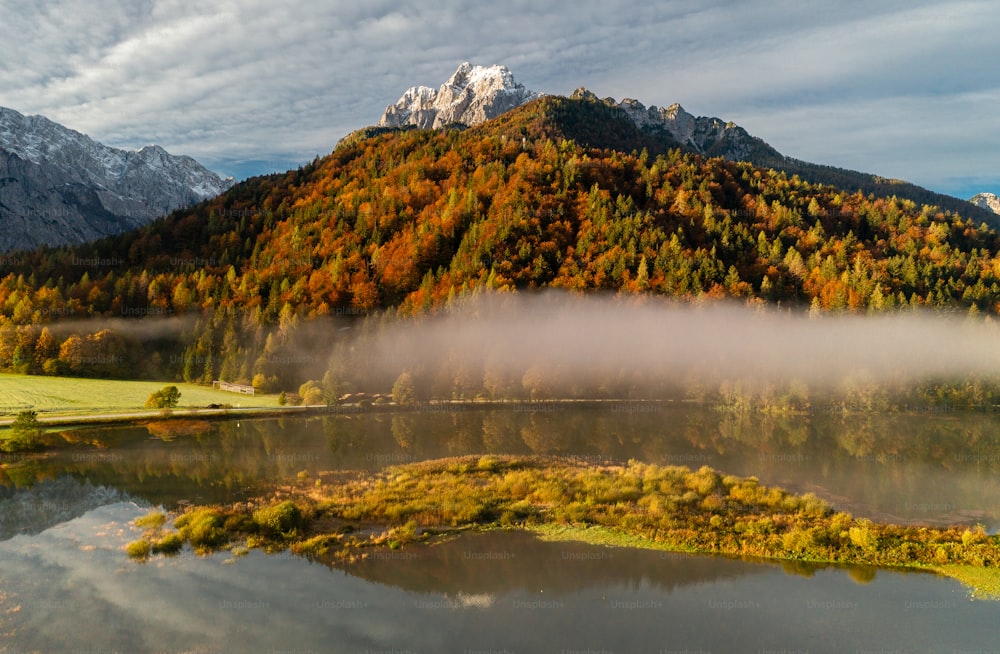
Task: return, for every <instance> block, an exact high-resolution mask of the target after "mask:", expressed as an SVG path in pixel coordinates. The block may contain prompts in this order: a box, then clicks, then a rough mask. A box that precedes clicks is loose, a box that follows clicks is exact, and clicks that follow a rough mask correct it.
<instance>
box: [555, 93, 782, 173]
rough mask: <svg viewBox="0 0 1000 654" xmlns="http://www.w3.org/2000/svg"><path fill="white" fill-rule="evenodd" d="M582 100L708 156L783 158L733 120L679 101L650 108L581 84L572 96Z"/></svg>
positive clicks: (741, 159)
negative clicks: (616, 111) (697, 112)
mask: <svg viewBox="0 0 1000 654" xmlns="http://www.w3.org/2000/svg"><path fill="white" fill-rule="evenodd" d="M570 97H572V98H575V99H578V100H589V101H592V102H603V103H604V104H606V105H608V106H611V107H617V108H618V109H621V110H622V111H624V112H625V115H627V116H628V117H629V119H630V120H631V121H632V122H633V123H634V124H635V126H636V127H638V128H639V129H640V130H643V131H644V132H649V133H660V134H662V135H664V136H666V137H668V138H670V139H671V140H673V141H675V142H676V143H677V144H679V145H680V146H682V147H683V148H684V149H686V150H690V151H693V152H697V153H698V154H703V155H706V156H712V157H714V156H721V157H725V158H726V159H730V160H733V161H744V160H745V161H750V160H753V159H754V158H755V157H759V156H760V155H762V154H765V155H770V156H775V157H779V158H780V157H781V155H780V154H779V153H778V152H777V151H776V150H774V149H773V148H771V146H769V145H768V144H767V143H765V142H764V141H762V140H761V139H759V138H757V137H755V136H751V135H750V134H749V133H748V132H747V131H746V130H745V129H743V128H742V127H740V126H739V125H737V124H736V123H733V122H726V121H723V120H721V119H719V118H712V117H706V116H697V117H696V116H694V115H692V114H689V113H688V112H687V111H685V110H684V107H682V106H681V105H679V104H677V103H676V102H675V103H674V104H672V105H670V106H669V107H666V108H660V107H657V106H656V105H653V106H650V107H648V108H647V107H646V106H644V105H643V104H642V103H641V102H639V101H638V100H635V99H633V98H625V99H623V100H622V101H621V102H617V101H616V100H615V99H614V98H604V99H599V98H598V97H597V95H595V94H594V93H592V92H591V91H588V90H587V89H585V88H583V87H581V88H578V89H577V90H576V91H574V92H573V95H572V96H570Z"/></svg>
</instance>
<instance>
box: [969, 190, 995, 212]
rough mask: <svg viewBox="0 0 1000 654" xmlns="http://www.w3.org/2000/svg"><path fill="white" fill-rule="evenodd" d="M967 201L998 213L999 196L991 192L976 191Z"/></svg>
mask: <svg viewBox="0 0 1000 654" xmlns="http://www.w3.org/2000/svg"><path fill="white" fill-rule="evenodd" d="M969 202H971V203H972V204H974V205H976V206H977V207H981V208H983V209H986V210H987V211H992V212H993V213H995V214H1000V198H998V197H997V196H996V195H994V194H993V193H977V194H976V195H973V196H972V197H971V198H969Z"/></svg>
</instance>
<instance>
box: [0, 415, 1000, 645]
mask: <svg viewBox="0 0 1000 654" xmlns="http://www.w3.org/2000/svg"><path fill="white" fill-rule="evenodd" d="M58 438H59V439H60V440H65V441H67V443H69V446H67V447H63V448H58V449H55V450H52V451H50V452H48V453H47V454H45V455H44V456H41V457H24V458H22V457H19V456H16V455H4V458H3V459H2V463H3V468H2V470H0V652H11V653H14V652H34V651H39V652H63V651H66V652H72V651H79V652H84V651H103V652H114V651H120V652H237V651H238V652H269V653H275V654H276V653H278V652H358V653H359V654H361V653H374V652H413V653H416V652H464V653H471V652H510V653H514V652H557V653H568V652H602V651H603V652H655V653H661V652H806V651H808V652H812V653H816V652H866V651H867V652H879V651H882V652H889V651H892V652H948V653H955V652H977V651H979V652H982V651H996V649H997V642H998V640H997V636H996V633H997V632H996V624H997V622H998V618H1000V603H996V602H988V601H978V600H976V601H974V600H971V599H970V596H969V591H968V590H967V589H966V588H965V587H963V586H962V585H961V584H959V583H958V582H956V581H954V580H951V579H947V578H944V577H940V576H937V575H934V574H931V573H920V572H912V571H911V572H901V571H896V570H889V569H875V568H867V567H847V566H844V567H841V566H824V565H804V564H795V563H788V562H785V563H781V562H768V561H763V562H761V561H747V560H737V559H730V558H724V557H715V556H707V555H686V554H675V553H668V552H657V551H646V550H634V549H625V548H610V547H599V546H593V545H586V544H581V543H574V542H547V541H543V540H540V539H539V538H537V537H536V536H534V535H532V534H530V533H526V532H520V531H506V532H505V531H498V532H485V533H470V534H465V535H462V536H459V537H456V538H452V539H449V540H447V541H444V542H439V543H436V544H433V545H425V544H410V545H407V546H405V547H403V548H402V549H397V550H390V549H384V550H379V551H375V552H371V553H370V554H369V556H368V557H367V558H364V559H359V560H354V561H347V560H338V561H336V562H321V561H316V560H310V559H307V558H304V557H300V556H296V555H293V554H289V553H287V552H285V553H280V554H272V555H268V554H265V553H263V552H260V551H257V550H254V551H251V552H250V553H248V554H245V555H243V556H239V557H235V558H234V557H233V555H232V554H231V553H228V552H222V553H217V554H212V555H208V556H198V555H196V554H194V553H193V552H191V551H190V550H187V549H185V550H184V551H183V552H182V553H181V554H179V555H177V556H173V557H162V556H161V557H154V558H152V559H150V560H149V561H148V562H146V563H139V562H136V561H134V560H132V559H130V558H129V557H128V556H127V555H126V553H125V551H124V547H125V545H126V544H127V543H129V542H130V541H132V540H134V539H135V538H137V537H139V535H141V532H142V530H141V529H139V528H137V527H135V526H134V525H132V520H134V519H135V518H137V517H139V516H141V515H144V514H146V513H147V511H148V510H149V508H150V507H163V508H165V509H167V510H175V509H179V508H182V507H183V506H185V505H187V504H210V503H221V502H235V501H240V500H244V499H249V498H252V497H255V496H257V495H261V494H266V493H268V492H270V490H271V489H273V488H274V486H275V485H277V484H281V483H283V482H287V481H289V480H295V479H301V478H303V477H309V476H312V475H315V474H316V473H319V472H321V471H336V470H371V471H377V470H381V469H382V468H385V467H386V466H391V465H398V464H405V463H411V462H418V461H424V460H428V459H437V458H442V457H451V456H459V455H467V454H518V455H521V454H544V455H557V456H569V457H578V458H582V459H583V460H585V461H591V462H594V463H603V462H612V463H614V462H622V463H623V462H626V461H628V460H630V459H634V460H638V461H641V462H644V463H653V464H658V465H684V466H688V467H691V468H695V469H696V468H699V467H701V466H705V465H707V466H710V467H712V468H715V469H716V470H719V471H721V472H724V473H729V474H735V475H740V476H756V477H757V478H758V479H759V480H760V482H761V483H762V484H766V485H769V486H781V487H783V488H785V489H787V490H789V491H792V492H796V493H805V492H812V493H815V494H816V495H818V496H819V497H821V498H822V499H824V500H826V501H828V502H829V503H831V504H832V505H833V506H834V508H836V509H838V510H845V511H849V512H850V513H852V514H854V515H855V516H857V517H870V518H872V519H873V520H877V521H886V522H896V523H904V524H927V525H934V526H944V525H952V524H962V525H975V524H982V525H983V526H985V528H986V529H987V531H989V532H990V533H995V532H997V531H1000V474H998V473H1000V416H997V415H993V414H958V413H955V414H951V413H943V414H916V415H913V414H890V415H838V414H823V413H817V414H812V415H796V416H782V417H770V416H763V415H734V414H729V413H724V412H719V411H715V410H712V409H708V408H705V407H698V406H687V405H680V404H677V405H675V404H669V403H664V404H651V403H602V404H599V405H596V404H595V405H587V406H574V405H562V404H552V405H544V406H536V407H532V406H530V405H517V406H515V407H511V408H505V409H498V408H495V407H490V408H466V409H464V410H435V411H413V412H384V413H383V412H377V411H370V412H366V413H344V414H330V415H323V416H312V417H294V418H269V419H252V420H246V419H242V420H226V421H214V422H195V421H186V422H178V423H176V425H173V426H171V424H170V423H169V422H168V423H156V424H152V425H150V426H149V427H143V426H115V427H107V428H86V429H75V430H72V431H66V432H64V433H62V434H61V435H59V436H58Z"/></svg>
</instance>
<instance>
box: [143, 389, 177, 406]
mask: <svg viewBox="0 0 1000 654" xmlns="http://www.w3.org/2000/svg"><path fill="white" fill-rule="evenodd" d="M180 399H181V392H180V391H179V390H178V389H177V387H176V386H164V387H163V388H161V389H160V390H158V391H156V392H155V393H150V395H149V397H148V398H147V399H146V407H147V408H149V409H173V408H174V407H175V406H177V403H178V402H180Z"/></svg>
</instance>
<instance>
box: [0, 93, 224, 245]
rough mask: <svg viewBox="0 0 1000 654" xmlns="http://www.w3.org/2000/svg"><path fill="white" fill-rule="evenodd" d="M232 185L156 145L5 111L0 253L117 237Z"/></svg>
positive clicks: (0, 130) (0, 138)
mask: <svg viewBox="0 0 1000 654" xmlns="http://www.w3.org/2000/svg"><path fill="white" fill-rule="evenodd" d="M232 185H233V180H232V179H222V178H220V177H219V176H218V175H216V174H215V173H213V172H211V171H210V170H207V169H206V168H205V167H204V166H202V165H201V164H199V163H198V162H197V161H195V160H194V159H192V158H191V157H183V156H181V157H178V156H173V155H171V154H169V153H167V152H166V151H165V150H164V149H163V148H161V147H159V146H156V145H151V146H147V147H144V148H142V149H141V150H134V151H132V150H119V149H116V148H111V147H108V146H105V145H102V144H101V143H97V142H96V141H94V140H92V139H90V138H89V137H87V136H86V135H84V134H81V133H79V132H76V131H74V130H71V129H68V128H66V127H63V126H62V125H59V124H58V123H54V122H52V121H50V120H48V119H47V118H45V117H43V116H23V115H22V114H20V113H18V112H16V111H14V110H12V109H6V108H2V107H0V252H5V251H10V250H13V249H23V248H33V247H37V246H39V245H64V244H70V243H80V242H84V241H88V240H93V239H97V238H101V237H103V236H109V235H111V234H117V233H119V232H122V231H124V230H127V229H132V228H135V227H139V226H141V225H144V224H146V223H148V222H151V221H152V220H155V219H156V218H158V217H159V216H162V215H164V214H167V213H169V212H170V211H172V210H174V209H178V208H181V207H186V206H189V205H191V204H193V203H195V202H199V201H201V200H205V199H207V198H210V197H214V196H216V195H218V194H219V193H222V192H223V191H225V190H226V189H228V188H229V187H230V186H232Z"/></svg>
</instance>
